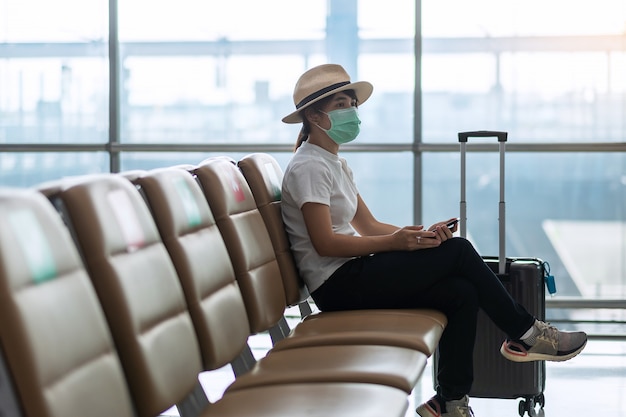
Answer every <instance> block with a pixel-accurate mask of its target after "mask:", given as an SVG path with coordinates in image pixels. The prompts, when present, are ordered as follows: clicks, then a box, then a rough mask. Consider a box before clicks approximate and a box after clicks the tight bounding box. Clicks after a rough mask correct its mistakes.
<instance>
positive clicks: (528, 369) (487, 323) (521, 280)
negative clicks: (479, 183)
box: [433, 131, 552, 416]
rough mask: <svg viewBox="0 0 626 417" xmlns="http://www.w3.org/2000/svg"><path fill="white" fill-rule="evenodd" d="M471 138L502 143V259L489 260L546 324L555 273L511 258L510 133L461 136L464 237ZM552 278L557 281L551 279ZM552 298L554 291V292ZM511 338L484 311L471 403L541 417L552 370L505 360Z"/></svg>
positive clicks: (540, 263) (510, 289)
mask: <svg viewBox="0 0 626 417" xmlns="http://www.w3.org/2000/svg"><path fill="white" fill-rule="evenodd" d="M470 137H496V138H498V142H499V148H500V203H499V219H498V222H499V228H498V229H499V254H498V256H497V257H495V256H484V257H483V259H484V260H485V262H486V263H487V265H489V267H490V268H491V269H492V270H493V271H494V272H495V273H496V275H497V276H498V278H499V279H500V280H501V282H502V283H503V285H504V286H505V288H506V289H507V291H508V292H509V293H510V294H511V296H512V297H513V299H514V300H516V301H517V302H519V303H520V304H522V305H523V306H524V307H525V308H526V309H527V310H528V311H529V312H530V313H531V314H533V315H534V316H535V317H536V318H537V319H539V320H544V319H545V286H544V283H545V282H547V276H548V275H549V269H548V266H547V264H546V263H545V262H543V261H542V260H541V259H539V258H510V257H509V258H507V257H505V232H506V230H505V201H504V153H505V143H506V140H507V133H506V132H492V131H476V132H461V133H459V142H460V147H461V201H460V223H459V226H460V235H461V236H462V237H465V236H466V232H467V229H466V227H467V204H466V200H465V188H466V185H465V182H466V178H465V172H466V168H465V154H466V143H467V140H468V138H470ZM550 278H552V277H551V276H550ZM550 288H551V289H550V291H551V292H552V286H551V287H550ZM505 338H506V335H505V334H504V333H503V332H502V331H501V330H500V329H498V328H497V327H496V326H495V325H494V324H493V322H492V321H491V320H490V319H489V318H488V317H487V315H486V314H485V313H484V312H483V311H482V310H480V311H479V313H478V323H477V332H476V344H475V346H474V383H473V385H472V390H471V391H470V393H469V396H470V397H478V398H500V399H516V398H522V400H520V402H519V407H518V411H519V415H520V416H523V415H524V413H526V412H528V415H529V416H530V415H535V407H536V405H539V406H540V407H541V408H543V406H544V404H545V397H544V394H543V392H544V388H545V379H546V366H545V362H544V361H537V362H526V363H517V362H512V361H509V360H507V359H505V358H504V357H503V356H502V355H501V354H500V346H501V345H502V342H503V341H504V339H505ZM437 362H438V354H437V353H435V359H434V361H433V381H434V385H435V387H436V385H437V369H438V366H437Z"/></svg>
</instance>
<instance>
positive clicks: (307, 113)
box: [304, 107, 321, 124]
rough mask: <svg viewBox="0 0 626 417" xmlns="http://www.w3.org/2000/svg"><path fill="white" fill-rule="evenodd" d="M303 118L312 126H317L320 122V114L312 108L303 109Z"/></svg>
mask: <svg viewBox="0 0 626 417" xmlns="http://www.w3.org/2000/svg"><path fill="white" fill-rule="evenodd" d="M304 117H306V119H307V120H308V121H309V122H310V123H314V124H318V123H319V121H320V117H321V114H320V112H319V111H317V110H316V109H314V108H312V107H308V108H306V109H304Z"/></svg>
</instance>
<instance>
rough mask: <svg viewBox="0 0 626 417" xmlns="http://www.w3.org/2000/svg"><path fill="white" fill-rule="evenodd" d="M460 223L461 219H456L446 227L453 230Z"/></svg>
mask: <svg viewBox="0 0 626 417" xmlns="http://www.w3.org/2000/svg"><path fill="white" fill-rule="evenodd" d="M458 222H459V219H454V220H451V221H449V222H448V223H446V226H447V227H448V229H450V230H452V229H454V226H456V224H457V223H458Z"/></svg>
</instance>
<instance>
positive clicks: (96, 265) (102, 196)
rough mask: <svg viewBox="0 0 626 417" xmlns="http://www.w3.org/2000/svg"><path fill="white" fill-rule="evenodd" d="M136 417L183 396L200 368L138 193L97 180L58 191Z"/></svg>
mask: <svg viewBox="0 0 626 417" xmlns="http://www.w3.org/2000/svg"><path fill="white" fill-rule="evenodd" d="M59 197H60V200H61V201H62V204H63V205H64V208H65V212H66V213H67V217H68V223H69V224H70V227H71V228H73V230H74V234H75V236H76V240H77V241H78V244H79V248H80V249H81V250H82V254H83V258H84V259H85V263H86V266H87V269H88V271H89V274H90V276H91V279H92V281H93V284H94V287H95V289H96V292H97V294H98V297H99V299H100V303H101V304H102V306H103V309H104V312H105V315H106V318H107V320H108V323H109V327H110V328H111V332H112V335H113V339H114V342H115V345H116V346H117V349H118V352H119V356H120V359H121V362H122V366H123V368H124V371H125V373H126V379H127V380H128V383H129V387H130V390H131V394H132V396H133V399H134V401H135V404H136V409H137V412H138V414H139V416H140V417H143V416H146V417H148V416H155V415H158V414H159V413H161V412H163V411H165V410H166V409H168V408H170V407H171V406H172V405H174V404H176V403H177V402H179V401H180V400H181V399H183V398H185V397H186V395H188V394H189V393H190V392H191V391H192V390H193V388H194V386H195V385H196V383H197V377H198V374H199V372H200V371H201V359H200V351H199V347H198V342H197V339H196V336H195V332H194V329H193V326H192V323H191V318H190V316H189V311H188V310H187V306H186V303H185V298H184V296H183V291H182V288H181V284H180V281H179V279H178V276H177V275H176V270H175V269H174V266H173V264H172V261H171V258H170V257H169V254H168V252H167V250H166V249H165V245H164V244H163V242H162V241H161V238H160V235H159V232H158V230H157V227H156V225H155V223H154V220H153V218H152V215H151V214H150V211H149V209H148V206H147V205H146V204H145V202H144V200H143V198H142V196H141V194H140V193H139V191H138V190H137V189H136V188H135V186H134V185H133V184H131V183H130V182H129V181H128V180H126V179H125V178H123V177H121V176H118V175H99V176H94V177H90V178H88V179H86V180H85V181H83V182H80V183H77V184H74V185H71V186H70V187H69V188H66V189H63V190H62V191H61V192H60V195H59Z"/></svg>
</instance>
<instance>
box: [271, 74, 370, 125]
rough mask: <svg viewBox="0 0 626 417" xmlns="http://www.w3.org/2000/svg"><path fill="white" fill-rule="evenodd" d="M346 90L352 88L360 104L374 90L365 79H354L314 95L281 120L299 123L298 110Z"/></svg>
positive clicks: (300, 118)
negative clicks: (313, 97)
mask: <svg viewBox="0 0 626 417" xmlns="http://www.w3.org/2000/svg"><path fill="white" fill-rule="evenodd" d="M346 90H354V93H355V94H356V99H357V104H359V105H361V104H363V103H365V102H366V101H367V99H368V98H370V96H371V95H372V91H373V90H374V86H373V85H372V84H371V83H369V82H367V81H356V82H353V83H350V84H346V85H343V86H341V87H337V88H336V89H334V90H330V91H328V92H326V93H324V94H322V95H321V96H319V97H316V98H315V99H314V100H311V101H309V102H308V103H307V104H305V105H304V106H302V107H300V108H299V109H298V110H296V111H294V112H292V113H289V114H288V115H287V116H285V117H283V118H282V121H283V122H284V123H301V122H302V117H301V116H300V112H301V111H302V110H304V109H306V108H307V107H309V106H310V105H311V104H313V103H316V102H318V101H320V100H321V99H323V98H326V97H328V96H332V95H333V94H336V93H339V92H341V91H346Z"/></svg>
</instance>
